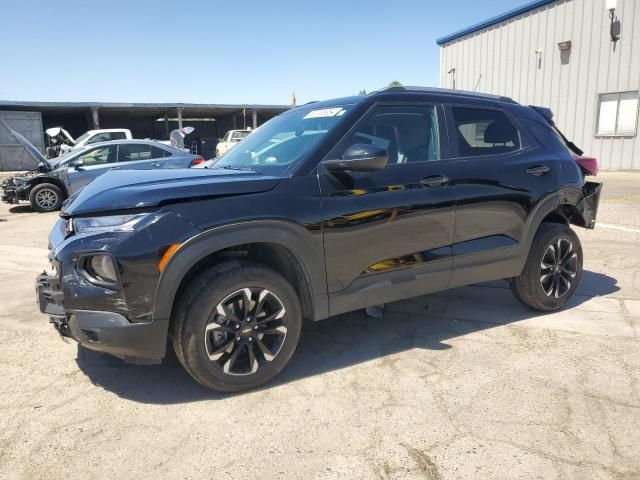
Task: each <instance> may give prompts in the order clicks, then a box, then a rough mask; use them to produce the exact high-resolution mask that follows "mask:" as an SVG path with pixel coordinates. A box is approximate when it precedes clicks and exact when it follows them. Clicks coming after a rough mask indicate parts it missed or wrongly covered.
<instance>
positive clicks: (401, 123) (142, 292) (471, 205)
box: [37, 88, 601, 391]
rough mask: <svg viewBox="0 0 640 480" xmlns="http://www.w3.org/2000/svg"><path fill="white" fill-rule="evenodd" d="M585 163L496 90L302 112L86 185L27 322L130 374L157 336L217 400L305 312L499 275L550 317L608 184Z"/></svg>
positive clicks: (153, 356)
mask: <svg viewBox="0 0 640 480" xmlns="http://www.w3.org/2000/svg"><path fill="white" fill-rule="evenodd" d="M581 155H582V152H581V151H580V150H579V149H578V148H577V147H576V146H575V145H573V144H572V143H571V142H569V141H567V140H566V139H565V138H564V137H563V136H562V134H561V133H560V132H559V131H558V130H557V128H556V127H555V126H554V124H553V121H552V119H551V113H550V112H549V111H548V110H546V109H539V108H531V107H525V106H522V105H519V104H517V103H515V102H513V101H512V100H511V99H508V98H505V97H495V96H487V95H480V94H473V93H466V92H460V91H447V90H439V89H421V88H391V89H387V90H383V91H380V92H376V93H373V94H370V95H367V96H364V97H363V96H358V97H350V98H343V99H338V100H333V101H328V102H316V103H313V104H307V105H304V106H302V107H299V108H296V109H293V110H290V111H288V112H286V113H284V114H282V115H280V116H278V117H276V118H275V119H273V120H271V121H269V122H267V123H266V124H264V125H263V126H261V127H260V128H259V129H258V130H256V131H255V132H254V133H253V134H252V135H250V136H249V137H248V138H246V139H245V140H243V141H242V142H241V143H240V144H239V145H238V146H236V147H235V148H234V149H232V150H231V151H229V152H228V153H227V154H226V155H224V156H223V157H221V158H219V159H216V160H215V161H207V162H206V163H205V164H204V165H205V166H206V167H207V168H202V169H199V170H195V169H193V170H191V171H189V172H188V174H187V173H186V172H184V171H178V172H168V171H152V172H136V173H135V174H130V173H127V174H125V172H117V171H111V172H109V173H107V174H105V175H103V176H101V177H99V178H98V179H97V180H96V181H94V182H92V183H91V184H90V185H88V186H87V187H86V188H85V189H83V190H82V191H81V192H80V193H79V194H78V195H77V196H76V197H75V198H74V199H73V201H71V202H70V203H69V204H67V205H65V207H64V209H63V211H62V213H61V217H62V218H61V219H60V220H59V221H58V223H57V224H56V226H55V227H54V229H53V230H52V232H51V235H50V245H51V248H52V252H51V254H50V258H51V259H52V263H53V266H54V272H57V273H55V274H53V275H47V274H43V275H41V276H40V277H38V280H37V288H38V298H39V304H40V309H41V311H42V312H45V313H46V314H48V315H49V317H50V319H51V321H52V322H53V323H54V324H55V325H56V328H57V329H58V330H59V331H60V332H61V333H62V334H63V335H67V336H70V337H72V338H74V339H76V340H77V341H78V342H80V343H81V344H82V345H85V346H86V347H87V348H91V349H95V350H99V351H104V352H107V353H110V354H112V355H115V356H117V357H120V358H123V359H125V360H127V361H133V362H158V361H160V359H161V358H162V357H163V356H164V355H165V348H166V344H167V338H168V337H169V338H170V339H171V340H172V342H173V346H174V349H175V351H176V354H177V356H178V358H179V360H180V362H181V363H182V365H183V366H184V367H185V369H186V370H187V371H188V372H189V373H190V374H191V375H192V376H193V377H194V378H195V379H196V380H197V381H198V382H200V383H201V384H203V385H205V386H207V387H209V388H214V389H218V390H223V391H238V390H243V389H247V388H252V387H255V386H257V385H260V384H263V383H265V382H267V381H268V380H270V379H271V378H273V377H274V376H275V375H277V374H278V373H279V372H280V371H281V370H282V369H283V368H284V367H285V365H286V364H287V362H288V361H289V359H290V358H291V356H292V355H293V352H294V350H295V349H296V346H297V344H298V339H299V335H300V330H301V328H302V324H303V319H308V320H321V319H324V318H327V317H328V316H330V315H336V314H340V313H344V312H348V311H352V310H356V309H360V308H364V307H370V306H375V305H379V304H381V303H386V302H392V301H397V300H402V299H406V298H409V297H413V296H417V295H423V294H427V293H431V292H435V291H440V290H445V289H447V288H451V287H456V286H460V285H467V284H472V283H477V282H483V281H490V280H497V279H510V280H511V285H512V290H513V292H514V294H515V296H516V297H517V298H518V299H519V300H520V301H521V302H523V303H524V304H526V305H528V306H530V307H532V308H534V309H538V310H542V311H552V310H557V309H559V308H562V307H563V306H564V305H566V303H567V301H568V300H569V298H570V297H571V295H572V294H573V293H574V292H575V289H576V287H577V285H578V283H579V282H580V277H581V274H582V261H583V258H582V249H581V247H580V241H579V239H578V237H577V236H576V235H575V233H574V232H573V230H572V229H571V228H570V225H571V224H573V225H577V226H581V227H585V228H593V227H594V225H595V219H596V213H597V207H598V201H599V194H600V189H601V184H598V183H594V182H588V181H586V180H585V176H587V175H594V174H595V173H596V172H597V163H596V161H595V159H593V158H587V157H582V156H581ZM141 206H143V207H144V208H143V209H141V208H140V207H141ZM60 272H64V276H62V274H61V273H60ZM105 291H107V292H108V293H109V294H108V295H104V292H105Z"/></svg>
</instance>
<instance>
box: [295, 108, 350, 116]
mask: <svg viewBox="0 0 640 480" xmlns="http://www.w3.org/2000/svg"><path fill="white" fill-rule="evenodd" d="M344 112H346V110H345V109H344V108H342V107H333V108H321V109H319V110H312V111H310V112H309V113H307V114H306V115H305V116H304V118H321V117H339V116H340V115H343V114H344Z"/></svg>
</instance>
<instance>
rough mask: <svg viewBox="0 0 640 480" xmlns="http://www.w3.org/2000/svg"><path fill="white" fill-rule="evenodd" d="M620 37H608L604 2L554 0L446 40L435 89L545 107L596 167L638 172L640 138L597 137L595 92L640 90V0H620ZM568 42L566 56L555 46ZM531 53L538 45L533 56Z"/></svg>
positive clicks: (607, 20)
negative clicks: (473, 92)
mask: <svg viewBox="0 0 640 480" xmlns="http://www.w3.org/2000/svg"><path fill="white" fill-rule="evenodd" d="M616 17H617V18H618V19H619V20H620V23H621V37H620V40H619V41H618V42H616V44H615V48H614V43H613V42H612V41H611V39H610V35H609V25H610V20H609V12H608V11H607V10H606V9H605V0H559V1H557V2H555V3H552V4H550V5H548V6H546V7H542V8H539V9H536V10H533V11H531V12H527V13H524V14H522V15H520V16H518V17H515V18H512V19H510V20H507V21H505V22H502V23H500V24H496V25H493V26H491V27H488V28H487V29H485V30H482V31H479V32H476V33H473V34H470V35H467V36H465V37H462V38H460V39H457V40H454V41H452V42H449V43H446V44H444V45H443V46H442V48H441V51H440V86H442V87H447V88H451V87H452V86H453V84H452V81H453V79H452V74H448V73H447V72H449V70H451V69H452V68H455V81H456V85H455V86H456V88H457V89H461V90H477V91H479V92H487V93H494V94H498V95H507V96H509V97H512V98H513V99H514V100H516V101H518V102H520V103H522V104H530V105H542V106H549V107H551V109H552V110H553V111H554V113H555V121H556V123H557V124H558V126H559V127H560V128H561V130H563V132H565V134H566V135H567V137H569V138H571V139H573V140H574V142H575V143H576V144H577V145H578V146H580V147H581V148H582V149H583V150H584V151H585V152H586V154H589V155H593V156H595V157H597V158H598V160H599V163H600V166H601V168H605V169H611V170H619V169H640V137H639V136H638V133H637V132H636V135H635V136H625V137H598V136H596V135H595V131H596V116H597V111H596V110H597V98H598V94H599V93H607V92H621V91H627V90H640V0H617V8H616ZM567 40H570V41H571V44H572V45H571V50H570V55H569V57H568V59H567V58H566V57H565V58H562V54H561V52H560V49H559V48H558V43H559V42H563V41H567ZM536 50H542V53H541V54H536Z"/></svg>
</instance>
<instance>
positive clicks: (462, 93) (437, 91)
mask: <svg viewBox="0 0 640 480" xmlns="http://www.w3.org/2000/svg"><path fill="white" fill-rule="evenodd" d="M412 92H414V93H431V94H433V95H445V96H450V97H458V98H459V97H464V98H478V99H485V100H495V101H498V102H506V103H514V104H515V103H517V102H516V101H514V100H513V99H512V98H509V97H504V96H501V95H491V94H489V93H480V92H470V91H467V90H451V89H449V88H436V87H410V86H407V87H405V86H401V87H387V88H383V89H381V90H377V91H375V92H371V93H370V94H369V96H376V97H377V96H385V95H389V94H393V93H412Z"/></svg>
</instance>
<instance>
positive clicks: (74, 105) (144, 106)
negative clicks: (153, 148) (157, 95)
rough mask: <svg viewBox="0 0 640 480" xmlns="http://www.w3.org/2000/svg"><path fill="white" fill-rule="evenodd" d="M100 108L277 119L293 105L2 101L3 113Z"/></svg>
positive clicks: (121, 111) (133, 112)
mask: <svg viewBox="0 0 640 480" xmlns="http://www.w3.org/2000/svg"><path fill="white" fill-rule="evenodd" d="M93 108H97V109H98V110H99V111H100V113H101V114H109V113H113V114H128V115H132V116H155V115H157V116H163V115H165V114H167V115H171V116H175V115H176V112H177V111H178V109H181V110H182V116H183V117H201V116H216V115H233V114H242V112H243V111H245V113H246V114H247V115H251V111H252V110H256V111H257V112H258V113H262V114H267V115H278V114H280V113H282V112H285V111H287V110H289V109H290V108H291V106H290V105H262V104H212V103H115V102H24V101H19V100H0V110H35V111H39V112H42V113H58V114H60V113H78V112H85V111H87V110H91V109H93Z"/></svg>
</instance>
